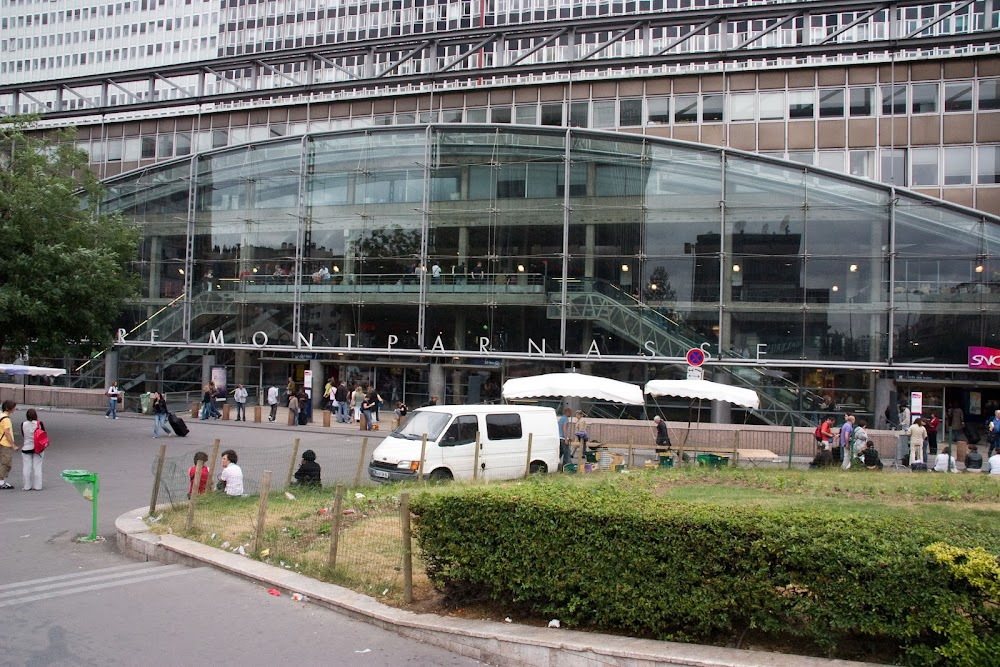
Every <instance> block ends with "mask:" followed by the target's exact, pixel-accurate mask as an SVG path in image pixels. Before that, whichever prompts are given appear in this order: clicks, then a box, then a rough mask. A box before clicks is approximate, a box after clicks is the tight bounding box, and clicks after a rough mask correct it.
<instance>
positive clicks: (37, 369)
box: [0, 364, 66, 402]
mask: <svg viewBox="0 0 1000 667" xmlns="http://www.w3.org/2000/svg"><path fill="white" fill-rule="evenodd" d="M0 374H6V375H42V376H47V377H59V376H60V375H66V369H65V368H49V367H48V366H23V365H20V364H0ZM27 395H28V385H27V383H24V384H23V385H21V402H24V398H25V396H27Z"/></svg>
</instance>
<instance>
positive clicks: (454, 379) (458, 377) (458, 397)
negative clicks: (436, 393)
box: [451, 369, 466, 405]
mask: <svg viewBox="0 0 1000 667" xmlns="http://www.w3.org/2000/svg"><path fill="white" fill-rule="evenodd" d="M462 375H463V373H462V371H460V370H458V369H455V370H453V371H452V372H451V396H452V398H453V399H454V402H455V404H456V405H460V404H462V403H465V402H466V400H465V399H466V396H465V392H464V391H463V389H462Z"/></svg>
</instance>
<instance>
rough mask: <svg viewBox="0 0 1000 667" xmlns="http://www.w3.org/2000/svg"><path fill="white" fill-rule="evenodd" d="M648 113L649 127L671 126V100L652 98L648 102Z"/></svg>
mask: <svg viewBox="0 0 1000 667" xmlns="http://www.w3.org/2000/svg"><path fill="white" fill-rule="evenodd" d="M646 108H647V109H648V110H649V111H648V112H647V120H646V122H647V123H648V124H649V125H669V124H670V98H669V97H650V98H649V99H648V100H646Z"/></svg>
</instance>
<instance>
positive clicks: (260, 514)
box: [253, 470, 271, 556]
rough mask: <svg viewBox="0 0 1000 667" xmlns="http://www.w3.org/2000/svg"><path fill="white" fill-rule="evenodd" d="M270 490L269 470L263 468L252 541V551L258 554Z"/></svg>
mask: <svg viewBox="0 0 1000 667" xmlns="http://www.w3.org/2000/svg"><path fill="white" fill-rule="evenodd" d="M270 492H271V471H270V470H265V471H264V477H263V478H262V479H261V480H260V502H259V503H258V505H257V539H256V541H255V542H254V549H253V551H254V553H255V554H257V555H258V556H260V552H261V550H262V549H263V547H264V521H265V520H266V519H267V495H268V494H269V493H270Z"/></svg>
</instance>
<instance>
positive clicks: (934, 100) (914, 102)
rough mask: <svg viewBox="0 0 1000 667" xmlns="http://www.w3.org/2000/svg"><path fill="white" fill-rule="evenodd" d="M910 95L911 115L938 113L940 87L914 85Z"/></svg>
mask: <svg viewBox="0 0 1000 667" xmlns="http://www.w3.org/2000/svg"><path fill="white" fill-rule="evenodd" d="M910 95H911V98H910V112H911V113H937V109H938V85H937V84H936V83H920V84H914V86H913V89H912V90H911V91H910Z"/></svg>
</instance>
